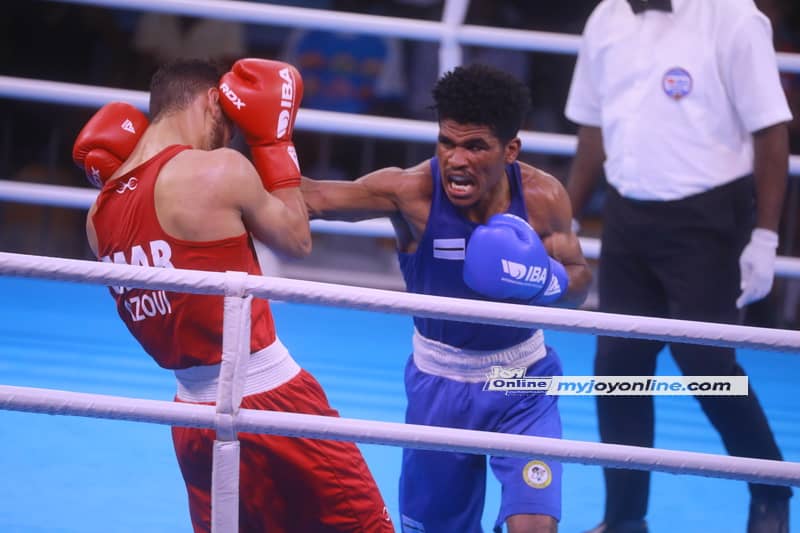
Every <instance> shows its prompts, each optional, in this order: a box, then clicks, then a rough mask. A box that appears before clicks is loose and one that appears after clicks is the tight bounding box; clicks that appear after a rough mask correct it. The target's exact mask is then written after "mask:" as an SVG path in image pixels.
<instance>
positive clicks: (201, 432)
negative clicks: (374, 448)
mask: <svg viewBox="0 0 800 533" xmlns="http://www.w3.org/2000/svg"><path fill="white" fill-rule="evenodd" d="M242 408H245V409H259V410H272V411H281V412H291V413H307V414H314V415H324V416H339V414H338V413H337V412H336V410H334V409H332V408H331V407H330V405H329V404H328V399H327V397H326V396H325V393H324V392H323V390H322V387H321V386H320V385H319V383H318V382H317V380H316V379H314V377H313V376H312V375H311V374H309V373H308V372H306V371H305V370H301V371H300V373H298V374H297V375H296V376H295V377H293V378H292V379H291V380H289V381H288V382H286V383H284V384H283V385H280V386H279V387H277V388H275V389H272V390H269V391H266V392H260V393H257V394H252V395H249V396H246V397H245V398H244V399H243V400H242ZM214 436H215V432H214V431H213V430H210V429H197V428H185V427H173V428H172V438H173V442H174V445H175V453H176V455H177V457H178V463H179V465H180V468H181V473H182V474H183V479H184V482H185V483H186V489H187V491H188V493H189V510H190V513H191V517H192V525H193V527H194V531H195V532H208V531H211V465H212V453H213V452H212V450H213V443H214ZM239 440H240V442H241V468H240V472H239V476H240V478H239V487H240V490H239V530H240V531H246V532H248V533H250V532H265V531H269V532H270V533H280V532H297V531H314V532H320V533H321V532H326V531H330V532H333V531H336V532H340V531H352V532H370V533H371V532H387V533H388V532H393V531H394V528H393V526H392V523H391V519H390V517H389V513H388V511H387V509H386V505H385V504H384V502H383V498H382V497H381V495H380V492H379V491H378V487H377V485H376V484H375V480H374V479H373V478H372V474H371V473H370V471H369V469H368V468H367V464H366V462H365V461H364V458H363V456H362V455H361V452H360V451H359V449H358V448H357V447H356V445H355V444H354V443H352V442H342V441H333V440H318V439H307V438H297V437H280V436H275V435H262V434H251V433H240V434H239Z"/></svg>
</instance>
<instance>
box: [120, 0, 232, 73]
mask: <svg viewBox="0 0 800 533" xmlns="http://www.w3.org/2000/svg"><path fill="white" fill-rule="evenodd" d="M133 47H134V49H135V50H136V52H137V53H138V54H139V65H138V68H139V72H138V74H139V76H138V79H140V80H149V79H150V75H151V74H152V73H153V72H154V71H155V68H156V66H157V65H159V64H163V63H166V62H168V61H172V60H175V59H208V60H210V61H215V62H218V63H221V64H222V65H225V66H227V65H230V64H232V63H233V62H234V61H236V60H237V59H240V58H242V57H244V56H245V55H246V52H247V48H246V46H245V34H244V25H243V24H241V23H239V22H233V21H226V20H212V19H201V18H192V17H182V16H178V15H171V14H167V13H145V14H143V15H142V16H141V18H139V21H138V22H137V24H136V28H135V31H134V36H133ZM141 83H144V82H141Z"/></svg>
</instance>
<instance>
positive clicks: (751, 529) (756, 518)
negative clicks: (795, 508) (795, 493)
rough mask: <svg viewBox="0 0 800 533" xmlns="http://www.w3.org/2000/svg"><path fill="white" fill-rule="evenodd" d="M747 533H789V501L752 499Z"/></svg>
mask: <svg viewBox="0 0 800 533" xmlns="http://www.w3.org/2000/svg"><path fill="white" fill-rule="evenodd" d="M747 533H789V500H788V499H783V500H770V499H766V498H752V499H751V500H750V514H749V515H748V516H747Z"/></svg>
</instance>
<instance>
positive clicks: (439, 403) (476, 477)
mask: <svg viewBox="0 0 800 533" xmlns="http://www.w3.org/2000/svg"><path fill="white" fill-rule="evenodd" d="M433 96H434V101H435V110H436V113H437V118H438V122H439V137H438V141H437V144H436V156H435V157H433V158H431V159H429V160H426V161H423V162H421V163H419V164H418V165H416V166H413V167H411V168H407V169H401V168H384V169H381V170H377V171H375V172H372V173H370V174H367V175H366V176H363V177H361V178H359V179H357V180H355V181H316V180H311V179H307V178H304V179H303V182H302V190H303V194H304V197H305V199H306V203H307V205H308V210H309V213H310V215H311V216H312V217H315V218H326V219H336V220H359V219H366V218H373V217H378V216H386V217H389V218H390V219H391V220H392V223H393V225H394V228H395V232H396V236H397V246H398V256H399V260H400V266H401V270H402V272H403V276H404V277H405V282H406V287H407V290H408V291H410V292H414V293H420V294H433V295H440V296H451V297H460V298H472V299H484V300H495V301H507V302H513V303H524V304H530V305H551V304H555V305H563V306H577V305H579V304H580V303H582V302H583V300H584V299H585V298H586V294H587V292H588V288H589V283H590V280H591V273H590V271H589V268H588V266H587V264H586V260H585V258H584V257H583V253H582V252H581V249H580V245H579V243H578V239H577V237H576V236H575V234H574V233H572V231H571V229H570V222H571V219H572V213H571V209H570V202H569V199H568V197H567V194H566V191H565V190H564V188H563V187H562V186H561V184H560V182H559V181H558V180H556V179H555V178H554V177H552V176H550V175H548V174H547V173H545V172H543V171H541V170H539V169H537V168H534V167H532V166H530V165H527V164H525V163H521V162H519V161H517V157H518V155H519V153H520V146H521V144H520V139H519V138H518V137H517V133H518V131H519V128H520V127H521V124H522V121H523V120H524V118H525V115H526V112H527V111H528V107H529V93H528V89H527V87H526V86H525V85H523V84H522V83H520V82H519V81H518V80H516V79H514V78H513V77H511V76H509V75H507V74H505V73H503V72H500V71H498V70H495V69H493V68H491V67H487V66H483V65H472V66H468V67H458V68H456V69H454V70H453V71H451V72H448V73H447V74H445V75H444V76H443V77H442V78H441V79H440V80H439V81H438V82H437V83H436V85H435V87H434V89H433ZM414 325H415V332H414V337H413V353H412V355H411V357H410V358H409V361H408V364H407V366H406V376H405V381H406V394H407V396H408V407H407V410H406V421H407V422H408V423H412V424H425V425H433V426H448V427H457V428H465V429H478V430H485V431H495V432H503V433H514V434H524V435H538V436H544V437H555V438H560V437H561V419H560V417H559V413H558V407H557V404H556V399H557V396H545V395H543V394H513V395H505V394H503V393H498V392H491V391H484V390H483V385H484V384H485V382H486V380H487V377H488V374H489V372H490V370H491V367H492V366H502V367H506V368H525V369H527V375H529V376H536V375H539V376H554V375H560V374H561V364H560V362H559V359H558V356H557V355H556V353H555V352H554V351H553V350H552V349H551V348H549V347H548V346H546V345H545V342H544V335H543V333H542V331H541V330H535V329H530V328H512V327H502V326H493V325H479V324H470V323H464V322H456V321H451V320H438V319H429V318H422V317H414ZM489 464H490V466H491V468H492V471H493V472H494V474H495V476H496V477H497V479H498V480H499V481H500V483H501V485H502V502H501V506H500V509H499V512H498V515H497V520H496V525H495V529H496V530H498V531H499V530H500V529H501V528H502V527H503V524H505V525H506V527H507V529H508V531H509V532H510V533H519V532H523V531H524V532H552V531H556V530H557V528H558V520H559V519H560V515H561V465H560V464H559V463H557V462H555V461H550V460H543V459H541V458H537V457H529V458H509V457H491V458H490V460H489ZM486 470H487V469H486V457H484V456H480V455H472V454H460V453H450V452H435V451H425V450H413V449H407V450H404V451H403V465H402V473H401V478H400V513H401V521H402V527H403V531H405V532H407V533H423V532H424V533H438V532H442V533H452V532H459V533H471V532H479V531H481V525H480V522H481V516H482V513H483V503H484V493H485V485H486Z"/></svg>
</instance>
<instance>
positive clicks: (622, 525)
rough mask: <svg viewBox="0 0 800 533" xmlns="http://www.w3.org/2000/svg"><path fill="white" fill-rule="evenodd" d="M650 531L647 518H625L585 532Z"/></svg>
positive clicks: (626, 532)
mask: <svg viewBox="0 0 800 533" xmlns="http://www.w3.org/2000/svg"><path fill="white" fill-rule="evenodd" d="M648 531H649V530H648V529H647V521H646V520H623V521H622V522H617V523H616V524H613V525H608V524H606V523H605V522H603V523H601V524H599V525H597V526H595V527H594V528H592V529H589V530H587V531H584V532H583V533H648ZM748 533H750V532H748Z"/></svg>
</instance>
